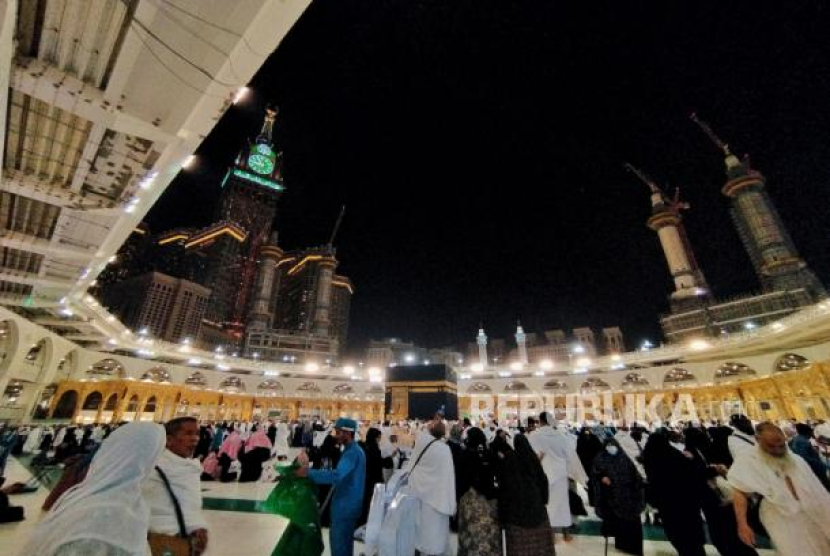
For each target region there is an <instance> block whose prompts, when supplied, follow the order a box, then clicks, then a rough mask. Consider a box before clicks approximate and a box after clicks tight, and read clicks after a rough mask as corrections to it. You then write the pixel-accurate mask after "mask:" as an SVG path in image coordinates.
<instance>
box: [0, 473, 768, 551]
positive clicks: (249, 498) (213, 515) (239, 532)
mask: <svg viewBox="0 0 830 556" xmlns="http://www.w3.org/2000/svg"><path fill="white" fill-rule="evenodd" d="M6 475H7V477H8V479H7V484H10V483H13V482H16V481H26V480H28V479H29V478H30V477H31V475H30V474H29V472H28V471H27V470H26V469H25V468H24V467H23V466H22V465H21V464H20V463H19V462H18V461H16V460H15V459H13V458H12V459H10V460H9V463H8V467H7V469H6ZM271 488H273V487H272V485H269V484H265V483H203V489H204V498H205V508H206V510H205V515H206V517H207V520H208V523H209V524H210V545H209V547H208V550H207V552H206V555H207V556H269V555H270V554H271V551H272V550H273V548H274V546H275V545H276V543H277V540H278V539H279V537H280V535H281V534H282V532H283V530H284V528H285V526H286V525H287V521H286V520H285V519H283V518H281V517H278V516H274V515H270V514H263V513H258V512H256V511H255V505H256V504H255V502H256V501H258V500H264V499H265V498H266V497H267V496H268V494H269V493H270V491H271ZM46 494H47V492H46V489H43V488H41V489H39V490H38V491H37V492H34V493H31V494H19V495H14V496H12V497H11V501H12V504H14V505H21V506H24V508H25V509H26V520H25V521H23V522H21V523H12V524H0V554H2V555H3V556H32V555H28V554H25V555H24V554H22V553H21V552H20V550H21V547H22V545H23V544H24V543H25V542H26V540H27V539H28V538H29V535H30V534H31V532H32V529H33V528H34V526H35V524H36V523H37V521H38V519H39V518H40V516H41V515H42V512H41V510H40V506H41V505H42V504H43V500H44V499H45V498H46ZM593 525H595V523H590V522H589V523H587V524H585V526H584V527H583V530H584V531H585V532H586V533H590V534H577V535H575V537H574V540H573V541H572V542H569V543H564V542H560V543H558V544H557V547H556V549H557V555H559V556H577V555H580V556H603V555H604V554H605V540H604V538H603V537H601V536H598V535H597V534H596V532H595V531H596V527H594V526H593ZM646 536H647V537H648V536H649V535H646ZM324 540H325V542H326V552H325V553H324V554H326V555H328V554H329V550H328V538H327V533H326V534H324ZM452 542H453V547H452V552H451V554H455V539H454V538H453V540H452ZM706 550H707V555H709V556H716V555H717V554H718V553H717V551H716V550H715V549H714V547H712V546H707V547H706ZM363 552H364V546H363V544H361V543H359V542H356V543H355V555H356V556H359V555H360V554H362V553H363ZM759 553H760V554H761V555H762V556H773V555H774V552H773V551H771V550H762V551H759ZM608 554H609V555H612V554H620V553H618V552H617V551H615V550H614V547H613V543H612V544H611V546H609V548H608ZM645 554H646V556H671V555H674V554H676V552H675V551H674V549H673V548H672V547H671V545H670V544H669V543H668V542H666V541H663V540H647V541H646V543H645Z"/></svg>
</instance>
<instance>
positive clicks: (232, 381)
mask: <svg viewBox="0 0 830 556" xmlns="http://www.w3.org/2000/svg"><path fill="white" fill-rule="evenodd" d="M219 389H220V390H222V391H223V392H228V393H229V394H235V393H237V392H244V391H245V384H244V383H243V382H242V379H241V378H239V377H238V376H229V377H228V378H226V379H225V380H223V381H222V382H220V383H219Z"/></svg>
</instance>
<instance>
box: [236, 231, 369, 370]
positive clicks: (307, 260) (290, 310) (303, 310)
mask: <svg viewBox="0 0 830 556" xmlns="http://www.w3.org/2000/svg"><path fill="white" fill-rule="evenodd" d="M337 265H338V261H337V258H336V256H335V250H334V248H333V247H332V246H331V245H325V246H322V247H315V248H311V249H305V250H300V251H292V252H288V253H283V251H282V249H280V248H279V247H278V246H277V245H276V237H273V238H272V239H271V241H269V242H268V243H266V244H265V245H263V246H261V248H260V261H259V275H258V278H257V281H256V287H255V288H254V289H253V303H252V305H251V310H250V312H249V317H248V330H247V332H246V340H245V351H246V353H250V354H253V353H258V354H259V356H260V357H262V358H263V359H271V360H283V359H284V358H285V357H289V358H291V357H294V358H295V359H313V360H314V361H316V362H320V359H321V358H322V359H323V360H328V361H331V362H335V361H337V359H338V356H339V354H340V353H342V351H343V350H344V348H345V345H346V339H347V335H348V328H349V308H350V304H351V296H352V294H353V292H354V288H353V286H352V283H351V281H350V280H349V279H348V278H347V277H345V276H341V275H338V274H335V272H334V271H335V270H336V268H337ZM301 344H302V345H301ZM277 345H279V346H281V347H280V348H279V349H277V348H276V347H275V346H277ZM303 346H305V347H303ZM289 347H290V349H289ZM303 350H306V352H305V353H304V351H303ZM308 350H310V351H308Z"/></svg>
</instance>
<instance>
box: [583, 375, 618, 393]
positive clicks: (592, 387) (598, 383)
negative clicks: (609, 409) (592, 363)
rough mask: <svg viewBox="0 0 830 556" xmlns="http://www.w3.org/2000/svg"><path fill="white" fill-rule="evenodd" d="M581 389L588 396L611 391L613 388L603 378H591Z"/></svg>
mask: <svg viewBox="0 0 830 556" xmlns="http://www.w3.org/2000/svg"><path fill="white" fill-rule="evenodd" d="M579 388H580V390H582V392H583V393H586V394H587V393H592V392H604V391H605V390H610V389H611V387H610V386H608V383H607V382H605V381H604V380H602V379H601V378H589V379H587V380H586V381H585V382H583V383H582V385H581V386H580V387H579Z"/></svg>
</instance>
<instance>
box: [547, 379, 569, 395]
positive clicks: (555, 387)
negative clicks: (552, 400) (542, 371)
mask: <svg viewBox="0 0 830 556" xmlns="http://www.w3.org/2000/svg"><path fill="white" fill-rule="evenodd" d="M542 388H543V389H544V390H545V391H548V392H567V391H568V385H567V384H565V383H564V382H563V381H561V380H549V381H547V382H546V383H545V385H544V386H543V387H542Z"/></svg>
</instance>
